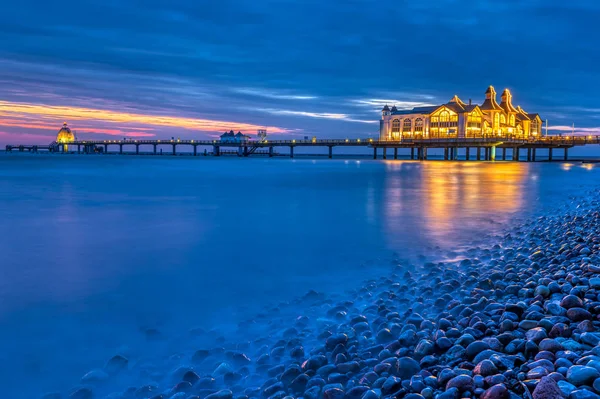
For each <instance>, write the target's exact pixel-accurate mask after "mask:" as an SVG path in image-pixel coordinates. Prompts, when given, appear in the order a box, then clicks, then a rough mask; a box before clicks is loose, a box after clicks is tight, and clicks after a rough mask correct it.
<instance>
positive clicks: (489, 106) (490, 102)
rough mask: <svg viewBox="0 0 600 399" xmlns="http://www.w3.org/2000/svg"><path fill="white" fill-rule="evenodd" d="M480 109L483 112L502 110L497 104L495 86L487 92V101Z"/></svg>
mask: <svg viewBox="0 0 600 399" xmlns="http://www.w3.org/2000/svg"><path fill="white" fill-rule="evenodd" d="M479 108H481V110H482V111H495V110H498V111H499V110H501V109H502V108H500V106H499V105H498V103H497V102H496V89H494V86H490V87H488V88H487V90H486V91H485V101H484V102H483V104H481V105H480V106H479Z"/></svg>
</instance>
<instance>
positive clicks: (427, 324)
mask: <svg viewBox="0 0 600 399" xmlns="http://www.w3.org/2000/svg"><path fill="white" fill-rule="evenodd" d="M599 195H600V192H598V191H594V192H593V193H591V194H590V195H589V196H588V197H587V199H585V200H577V201H576V202H573V203H571V204H569V205H567V206H565V207H564V208H563V209H562V210H561V211H560V212H557V213H555V214H552V215H547V216H542V217H538V218H536V219H534V220H532V221H530V222H528V223H525V224H523V225H521V226H520V227H518V228H515V229H514V230H512V231H510V232H508V233H507V234H506V235H505V236H504V237H503V238H502V239H501V240H500V242H499V243H498V244H496V245H494V246H493V247H491V248H473V249H470V250H468V251H466V252H465V253H464V254H461V255H460V256H459V258H457V260H456V261H450V262H441V263H426V264H424V265H422V266H418V267H413V266H411V265H402V264H397V265H395V266H394V271H393V272H392V273H391V274H390V275H389V276H386V277H381V278H379V279H377V280H372V281H368V282H366V283H365V284H364V285H363V287H362V288H360V289H358V290H356V291H354V292H352V293H350V294H349V295H346V296H339V297H328V296H326V295H323V294H319V293H317V292H310V293H309V294H307V295H306V296H304V297H303V298H300V299H298V300H297V302H298V303H302V305H303V306H304V308H305V309H306V313H305V314H304V315H300V316H297V317H295V319H294V320H293V321H291V320H290V316H291V315H290V313H289V312H287V311H286V305H282V306H280V307H275V308H274V309H272V310H271V312H270V314H268V315H265V314H263V315H259V316H258V317H257V318H256V319H254V320H251V321H248V322H245V323H241V324H240V325H239V329H238V331H237V332H236V333H235V335H236V336H237V337H238V338H239V341H238V343H237V344H236V345H232V344H227V342H231V341H230V339H225V338H224V337H222V336H220V335H219V334H218V333H217V332H216V331H203V330H194V331H190V332H189V334H190V336H192V335H194V334H198V335H208V336H210V335H212V336H213V338H214V342H215V345H214V346H210V347H205V348H199V349H198V350H196V351H195V352H193V353H189V354H186V353H178V354H173V355H172V356H171V357H170V358H169V359H166V360H165V361H167V362H170V363H171V364H172V369H171V370H172V371H171V372H170V373H169V374H168V375H164V374H161V373H160V372H157V371H156V370H157V369H156V367H155V365H152V364H148V363H146V362H144V361H143V360H138V361H136V362H130V361H129V360H128V359H127V356H126V355H123V354H117V355H115V356H114V357H113V358H111V359H110V360H109V361H108V363H107V364H106V366H105V367H104V368H102V369H98V370H93V371H91V372H90V373H88V374H87V375H86V376H84V377H83V379H82V383H83V385H82V386H81V387H78V388H75V389H74V390H73V392H72V393H71V394H70V398H73V399H87V398H92V397H96V396H95V395H98V394H101V395H102V396H105V395H104V394H103V393H102V392H104V391H105V390H106V386H108V385H113V384H114V382H116V381H120V382H121V383H124V382H125V381H132V380H133V378H134V377H135V379H137V380H140V378H141V379H144V380H146V381H148V384H144V385H139V386H132V387H130V388H128V389H126V390H125V391H124V392H119V393H111V394H108V395H107V396H106V397H110V398H123V399H124V398H177V399H186V398H187V399H192V398H208V399H228V398H240V399H245V398H272V399H281V398H285V397H289V398H296V397H303V398H306V399H318V398H325V399H354V398H356V399H359V398H361V399H376V398H385V397H390V398H409V399H418V398H439V399H445V398H485V399H496V398H521V397H531V396H532V397H533V398H535V399H542V398H544V399H554V398H561V397H565V398H566V397H568V398H573V399H578V398H596V397H600V396H598V395H597V393H598V392H600V323H599V321H598V318H599V315H600V300H599V298H598V295H599V293H600V238H599V236H600V211H599V210H598V205H599V203H600V201H599V199H598V198H599V197H598V196H599ZM408 270H411V271H408ZM266 320H268V321H266ZM265 324H268V325H267V327H266V329H265ZM146 333H147V335H148V337H149V338H152V339H156V340H160V339H161V338H160V335H159V332H158V331H152V330H149V331H146ZM155 335H156V336H155ZM55 397H56V398H58V397H60V396H59V395H58V394H57V395H52V394H51V395H49V396H46V398H47V399H49V398H55Z"/></svg>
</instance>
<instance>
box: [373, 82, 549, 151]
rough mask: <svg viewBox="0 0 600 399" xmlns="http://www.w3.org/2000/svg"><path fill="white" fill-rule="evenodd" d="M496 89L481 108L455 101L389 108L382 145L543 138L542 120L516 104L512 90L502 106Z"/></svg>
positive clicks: (504, 96) (505, 93)
mask: <svg viewBox="0 0 600 399" xmlns="http://www.w3.org/2000/svg"><path fill="white" fill-rule="evenodd" d="M496 96H497V95H496V90H495V89H494V86H490V87H488V89H487V90H486V92H485V100H484V101H483V103H482V104H481V105H478V104H473V103H472V102H471V100H469V102H468V103H465V102H464V101H462V100H461V99H460V98H459V97H458V96H456V95H455V96H454V97H452V99H450V101H448V102H447V103H446V104H441V105H433V106H427V107H416V108H413V109H411V110H398V109H397V108H396V106H392V107H391V108H390V107H388V106H387V105H386V106H385V107H383V109H382V110H381V120H380V124H379V140H380V141H399V140H403V139H446V138H482V137H505V138H513V139H529V138H535V137H540V136H541V133H542V119H541V118H540V116H539V115H538V114H535V113H528V112H525V110H523V108H521V107H520V106H516V107H515V106H514V105H513V103H512V94H511V92H510V90H508V89H504V91H503V92H502V95H501V101H500V104H498V102H497V100H496Z"/></svg>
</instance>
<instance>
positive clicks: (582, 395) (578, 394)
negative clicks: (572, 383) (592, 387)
mask: <svg viewBox="0 0 600 399" xmlns="http://www.w3.org/2000/svg"><path fill="white" fill-rule="evenodd" d="M569 399H600V396H598V395H596V394H595V393H593V392H592V391H588V390H587V389H576V390H574V391H572V392H571V394H570V395H569Z"/></svg>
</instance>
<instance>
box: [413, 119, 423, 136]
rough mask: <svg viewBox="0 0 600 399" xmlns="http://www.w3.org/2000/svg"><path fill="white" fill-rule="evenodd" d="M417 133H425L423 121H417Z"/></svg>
mask: <svg viewBox="0 0 600 399" xmlns="http://www.w3.org/2000/svg"><path fill="white" fill-rule="evenodd" d="M415 133H423V119H421V118H417V119H415Z"/></svg>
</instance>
